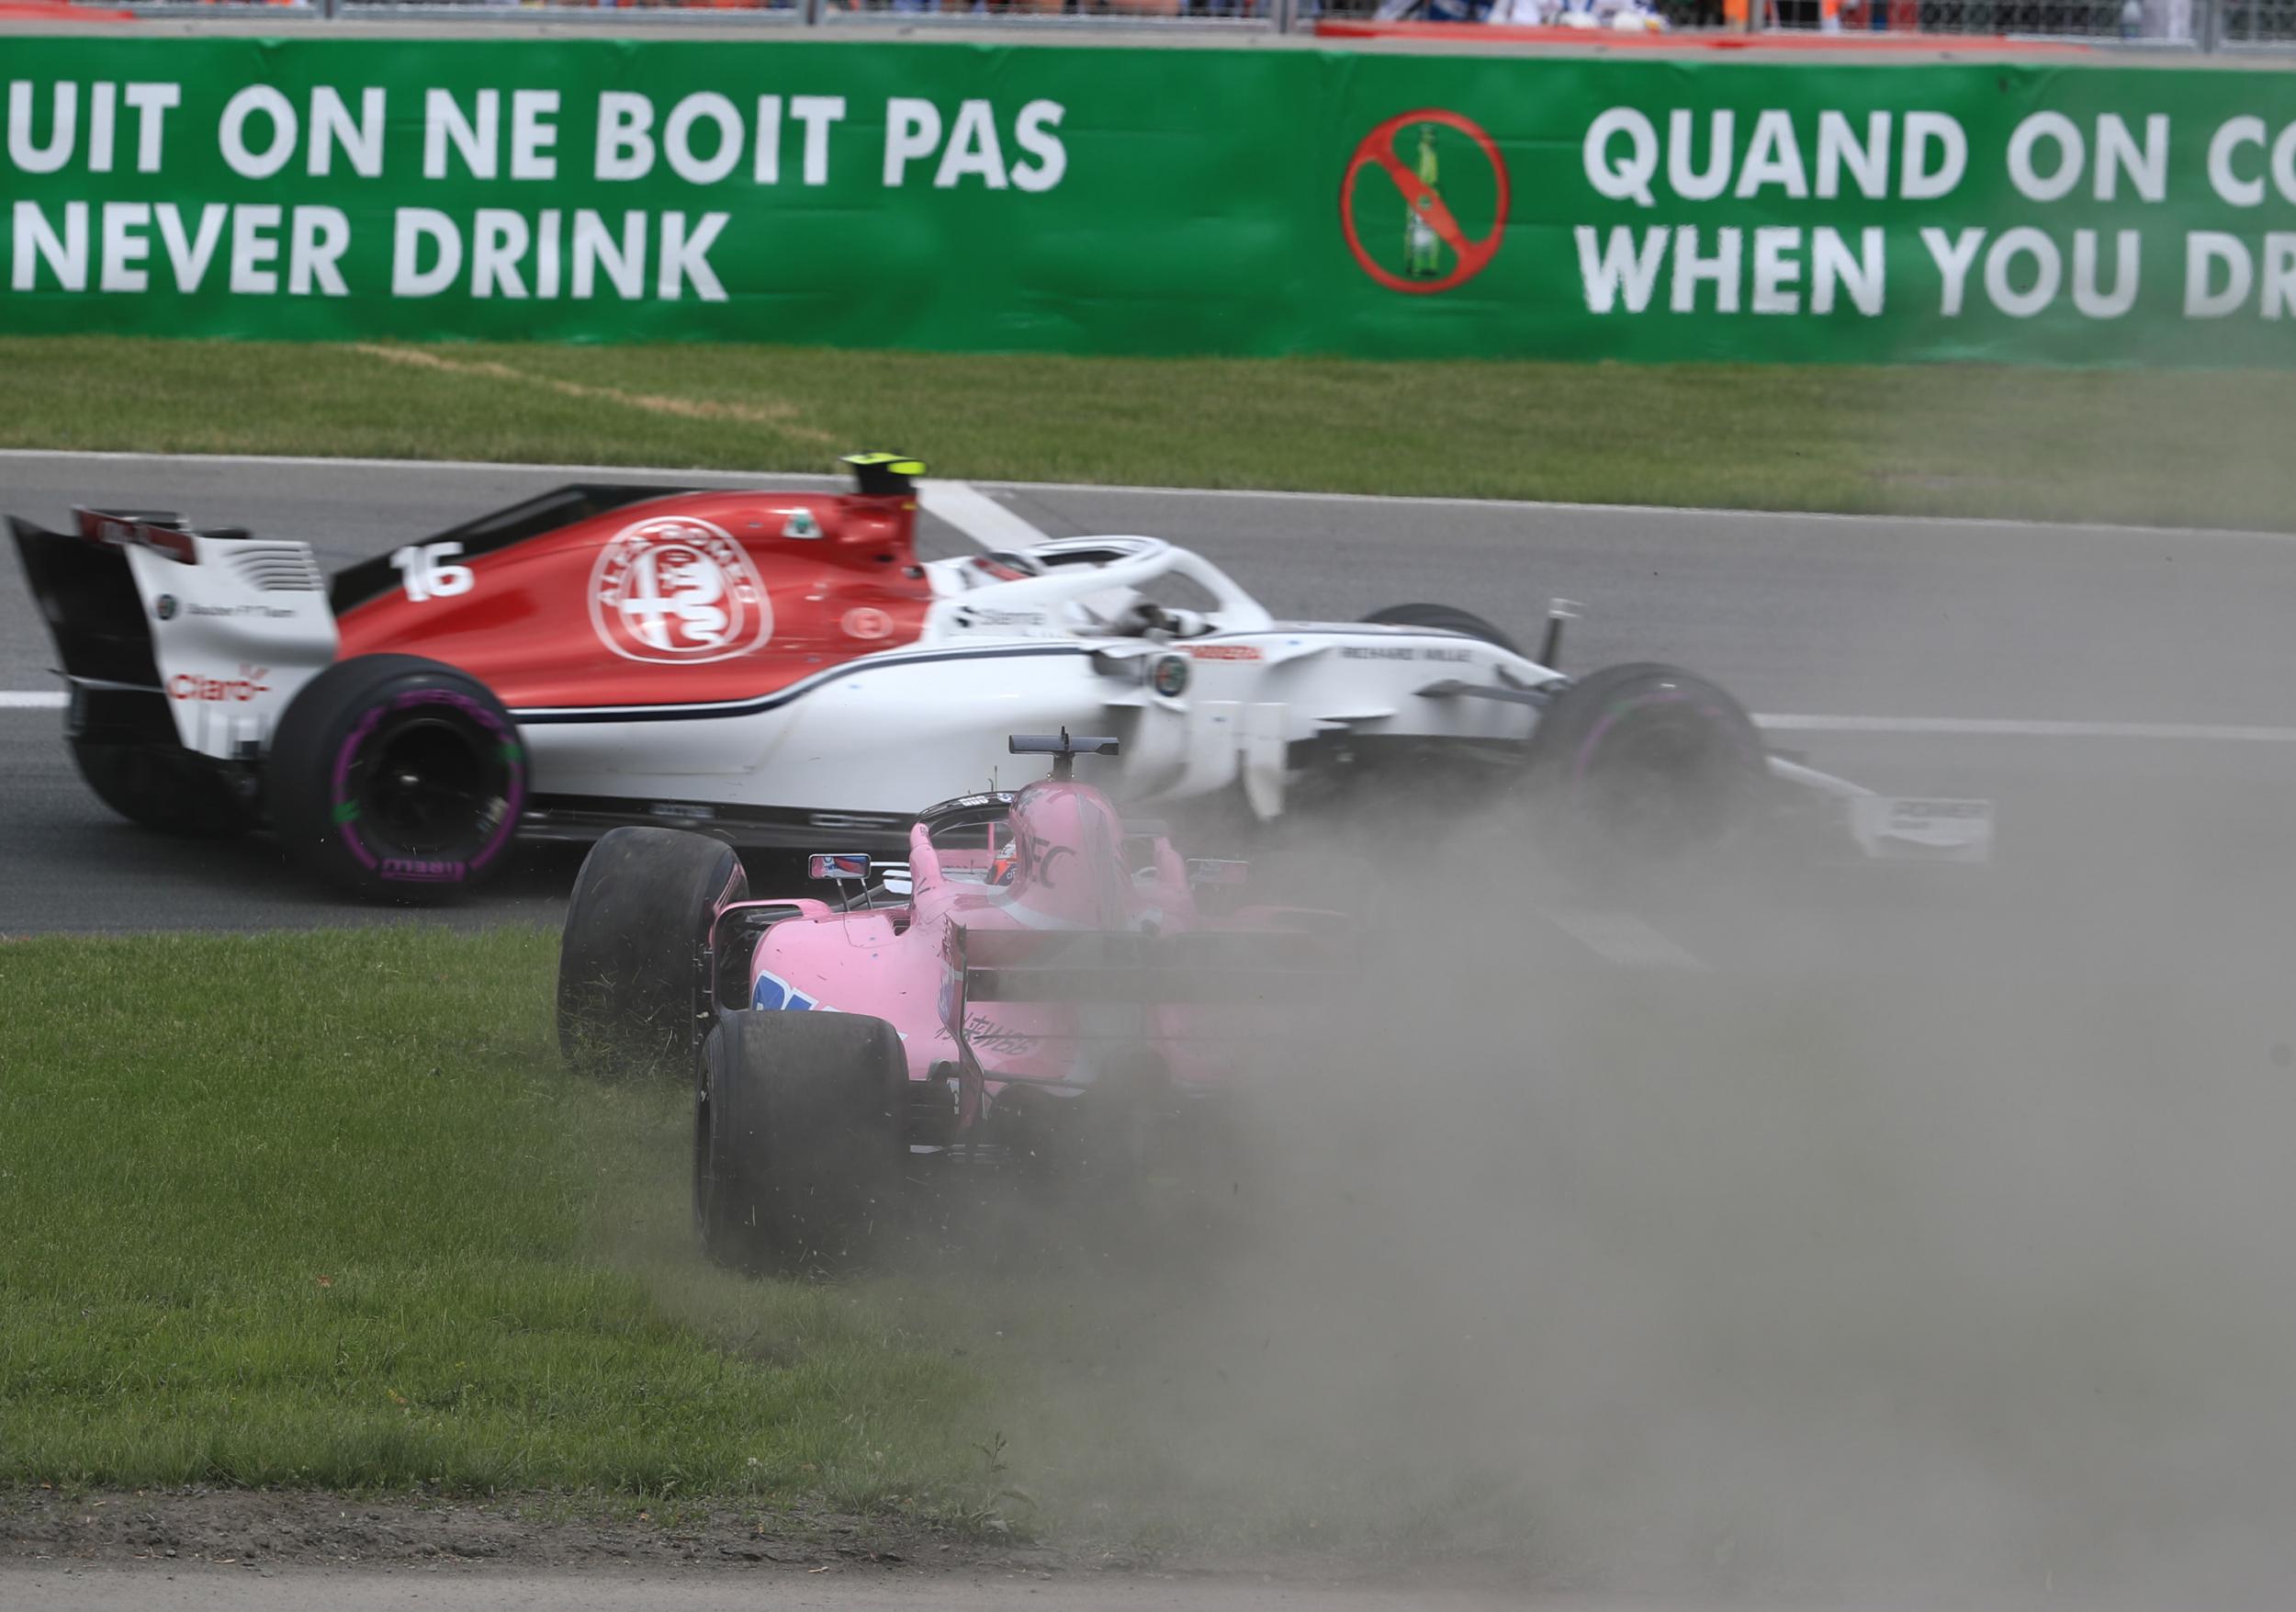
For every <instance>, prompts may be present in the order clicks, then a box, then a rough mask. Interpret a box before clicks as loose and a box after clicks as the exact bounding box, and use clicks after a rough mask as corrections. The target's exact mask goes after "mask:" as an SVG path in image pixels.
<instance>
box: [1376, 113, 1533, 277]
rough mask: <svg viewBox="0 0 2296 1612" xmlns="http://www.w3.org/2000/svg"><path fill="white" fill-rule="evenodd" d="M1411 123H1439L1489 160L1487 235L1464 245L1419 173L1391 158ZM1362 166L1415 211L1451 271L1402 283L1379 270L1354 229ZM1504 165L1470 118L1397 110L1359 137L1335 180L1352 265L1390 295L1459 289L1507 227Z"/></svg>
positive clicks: (1448, 214) (1461, 234) (1488, 258)
mask: <svg viewBox="0 0 2296 1612" xmlns="http://www.w3.org/2000/svg"><path fill="white" fill-rule="evenodd" d="M1413 123H1439V124H1441V125H1442V126H1443V127H1444V128H1446V129H1456V130H1458V131H1459V132H1460V133H1461V134H1464V135H1465V136H1467V138H1468V139H1469V140H1471V141H1474V142H1475V144H1476V147H1477V148H1478V149H1479V150H1480V151H1481V152H1482V153H1483V155H1484V156H1485V157H1487V158H1489V159H1490V160H1491V173H1492V175H1495V176H1496V178H1497V180H1498V187H1499V206H1498V209H1497V212H1496V214H1495V215H1494V216H1493V217H1492V219H1491V233H1490V234H1488V235H1486V236H1484V237H1483V238H1482V239H1481V240H1480V241H1469V239H1468V238H1467V231H1465V230H1462V229H1461V228H1459V221H1458V220H1457V219H1456V218H1454V217H1452V216H1451V209H1449V208H1447V207H1446V206H1444V205H1443V198H1442V197H1439V196H1429V195H1427V194H1425V193H1424V192H1423V191H1422V190H1421V189H1420V187H1419V175H1417V174H1414V173H1412V170H1411V169H1410V168H1409V167H1407V166H1406V165H1405V164H1404V163H1403V159H1402V158H1401V157H1399V156H1397V155H1396V154H1395V137H1396V136H1397V135H1398V134H1400V133H1401V132H1402V130H1404V128H1405V127H1406V126H1408V125H1410V124H1413ZM1367 167H1376V168H1378V169H1379V172H1381V173H1382V174H1385V175H1387V176H1388V179H1389V180H1390V182H1391V183H1392V184H1393V185H1394V186H1395V188H1396V190H1397V191H1398V192H1399V193H1400V194H1401V197H1402V198H1403V205H1404V206H1405V207H1407V208H1409V209H1411V210H1412V211H1413V212H1415V213H1417V214H1418V215H1419V216H1420V218H1421V219H1422V220H1424V221H1425V223H1426V225H1427V228H1429V229H1430V230H1433V231H1435V234H1436V235H1437V236H1438V237H1439V238H1440V239H1441V240H1442V242H1443V243H1444V244H1445V245H1446V246H1448V247H1449V248H1450V249H1451V251H1452V253H1453V254H1455V255H1456V256H1457V257H1458V263H1457V264H1456V265H1453V267H1452V269H1451V272H1450V273H1449V274H1447V275H1445V276H1443V277H1442V278H1441V279H1435V280H1407V279H1405V278H1404V277H1403V276H1401V275H1399V274H1396V273H1394V272H1392V271H1391V270H1389V269H1384V268H1381V267H1380V266H1379V264H1378V263H1376V262H1374V261H1373V260H1372V256H1371V254H1370V253H1368V252H1367V251H1365V250H1364V245H1363V236H1362V234H1361V232H1360V231H1357V230H1356V177H1357V175H1360V174H1362V172H1363V171H1364V169H1365V168H1367ZM1508 195H1509V191H1508V185H1507V164H1506V163H1505V162H1504V161H1503V159H1502V158H1501V157H1500V155H1499V148H1498V146H1497V145H1496V144H1494V143H1493V142H1492V141H1491V136H1489V135H1488V134H1485V133H1484V132H1483V130H1482V127H1481V126H1480V124H1478V123H1476V122H1475V121H1474V120H1473V119H1471V118H1462V117H1460V116H1459V115H1458V113H1457V112H1445V111H1439V110H1436V109H1435V108H1434V107H1427V108H1424V109H1423V110H1421V111H1417V112H1403V113H1400V114H1398V115H1397V116H1395V117H1393V118H1389V119H1388V120H1387V121H1386V122H1384V123H1382V124H1380V125H1379V127H1378V128H1377V129H1374V130H1372V131H1371V132H1370V133H1368V134H1367V135H1365V136H1364V137H1363V143H1362V144H1360V145H1358V146H1356V154H1355V155H1354V156H1353V157H1352V158H1350V159H1349V160H1348V163H1347V172H1346V174H1345V175H1344V176H1343V177H1342V178H1341V179H1340V182H1339V226H1340V228H1341V229H1342V230H1343V231H1345V232H1346V236H1347V249H1348V250H1349V251H1350V252H1352V253H1354V254H1356V263H1357V264H1358V265H1361V266H1362V268H1363V272H1364V273H1365V274H1367V275H1369V276H1371V277H1372V278H1373V279H1375V280H1377V281H1379V284H1380V285H1382V286H1385V287H1387V288H1388V289H1389V290H1390V291H1402V292H1405V293H1407V294H1409V295H1411V296H1414V297H1425V296H1430V295H1432V294H1434V293H1435V292H1437V291H1448V290H1449V289H1451V287H1454V286H1463V285H1465V284H1466V283H1467V282H1468V281H1469V280H1471V279H1473V278H1474V277H1475V276H1477V275H1479V274H1481V273H1482V272H1483V270H1484V268H1485V267H1487V266H1488V265H1490V263H1491V259H1492V258H1493V257H1496V256H1497V255H1498V254H1499V237H1500V234H1501V232H1502V231H1504V230H1505V229H1506V227H1507V199H1508Z"/></svg>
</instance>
